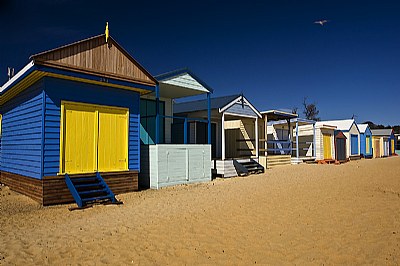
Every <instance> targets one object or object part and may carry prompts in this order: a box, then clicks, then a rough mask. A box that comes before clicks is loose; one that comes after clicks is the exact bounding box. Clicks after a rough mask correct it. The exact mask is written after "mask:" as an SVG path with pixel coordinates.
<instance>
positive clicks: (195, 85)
mask: <svg viewBox="0 0 400 266" xmlns="http://www.w3.org/2000/svg"><path fill="white" fill-rule="evenodd" d="M161 82H162V83H166V84H170V85H174V86H179V87H184V88H189V89H192V90H198V91H202V92H208V90H207V89H206V88H205V87H204V86H203V85H201V84H200V83H199V82H198V81H197V80H195V79H194V78H193V77H192V76H190V75H189V74H188V73H186V74H184V75H181V76H177V77H173V78H171V79H167V80H162V81H161Z"/></svg>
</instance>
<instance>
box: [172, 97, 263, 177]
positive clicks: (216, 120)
mask: <svg viewBox="0 0 400 266" xmlns="http://www.w3.org/2000/svg"><path fill="white" fill-rule="evenodd" d="M209 106H210V116H211V124H214V126H212V127H211V131H212V132H211V135H214V136H215V137H214V138H212V139H214V141H213V144H212V146H213V154H212V158H213V160H212V164H213V166H212V168H213V171H214V173H215V174H217V175H220V176H224V177H233V176H237V175H247V174H249V173H252V172H262V171H264V168H263V167H262V166H261V165H260V164H259V163H258V159H259V149H258V145H259V126H258V120H259V119H260V118H261V114H260V112H259V111H258V110H257V109H256V108H255V107H254V106H253V105H252V104H251V103H250V101H249V100H248V99H247V98H246V97H245V96H243V95H231V96H223V97H217V98H211V99H210V101H209ZM173 108H174V116H180V117H185V118H186V119H188V120H190V119H193V118H201V117H203V118H206V117H207V113H208V111H207V101H206V100H196V101H187V102H181V103H176V104H174V106H173ZM195 122H196V121H195ZM199 125H200V124H199V123H193V124H192V125H190V127H189V126H187V127H186V128H187V129H186V130H187V132H188V133H187V135H190V143H197V141H198V140H199V139H202V137H201V136H202V135H204V130H203V129H202V128H201V127H199ZM173 126H174V128H175V129H176V131H174V132H175V133H174V135H176V136H177V137H179V131H182V125H181V123H180V122H179V121H175V123H174V125H173ZM184 131H185V130H184ZM198 136H200V138H199V137H198Z"/></svg>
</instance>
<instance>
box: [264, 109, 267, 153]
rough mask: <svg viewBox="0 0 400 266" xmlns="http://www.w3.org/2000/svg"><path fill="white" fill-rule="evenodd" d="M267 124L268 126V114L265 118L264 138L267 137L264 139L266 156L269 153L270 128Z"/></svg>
mask: <svg viewBox="0 0 400 266" xmlns="http://www.w3.org/2000/svg"><path fill="white" fill-rule="evenodd" d="M267 126H268V117H267V115H265V118H264V131H265V132H264V139H265V141H264V149H265V151H264V152H265V156H267V155H268V150H267V149H268V143H267V140H268V130H267Z"/></svg>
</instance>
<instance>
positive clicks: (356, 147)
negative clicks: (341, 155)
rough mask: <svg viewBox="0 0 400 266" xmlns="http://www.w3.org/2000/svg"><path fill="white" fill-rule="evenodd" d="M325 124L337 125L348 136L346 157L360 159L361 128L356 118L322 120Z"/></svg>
mask: <svg viewBox="0 0 400 266" xmlns="http://www.w3.org/2000/svg"><path fill="white" fill-rule="evenodd" d="M320 123H323V124H325V125H330V126H336V129H337V130H340V131H342V132H343V134H344V135H345V136H346V138H347V142H346V158H349V159H352V160H354V159H360V130H359V129H358V126H357V124H356V122H355V121H354V119H344V120H330V121H322V122H320Z"/></svg>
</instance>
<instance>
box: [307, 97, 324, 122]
mask: <svg viewBox="0 0 400 266" xmlns="http://www.w3.org/2000/svg"><path fill="white" fill-rule="evenodd" d="M303 107H304V111H303V113H304V115H305V116H306V119H308V120H314V121H320V120H321V119H320V118H319V117H318V114H319V110H318V109H317V105H316V103H315V102H314V103H307V98H306V97H304V100H303Z"/></svg>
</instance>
